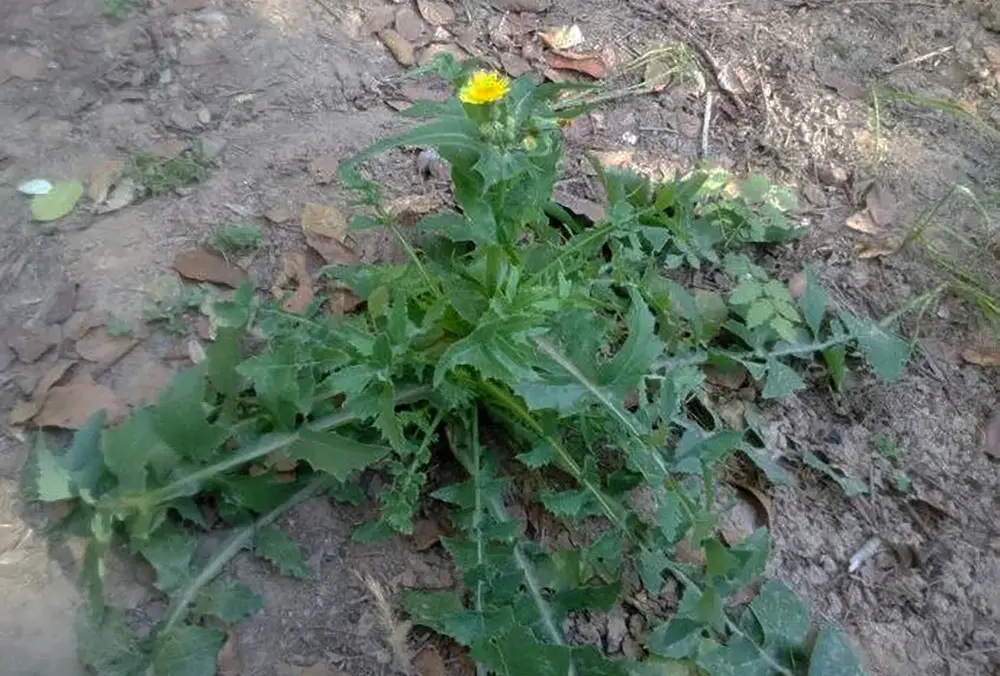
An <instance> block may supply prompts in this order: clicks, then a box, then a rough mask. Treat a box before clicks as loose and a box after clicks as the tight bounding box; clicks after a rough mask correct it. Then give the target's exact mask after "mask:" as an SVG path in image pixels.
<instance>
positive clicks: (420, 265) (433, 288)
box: [386, 217, 441, 298]
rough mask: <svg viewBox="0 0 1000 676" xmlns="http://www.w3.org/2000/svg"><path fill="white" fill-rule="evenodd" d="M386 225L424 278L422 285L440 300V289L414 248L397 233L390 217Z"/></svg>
mask: <svg viewBox="0 0 1000 676" xmlns="http://www.w3.org/2000/svg"><path fill="white" fill-rule="evenodd" d="M386 225H388V226H389V229H390V230H392V234H393V235H394V236H395V237H396V241H397V242H399V245H400V246H401V247H403V250H404V251H405V252H406V255H407V256H408V257H409V258H410V260H411V261H412V262H413V264H414V265H415V266H416V268H417V270H418V271H419V272H420V276H421V277H423V278H424V283H425V284H427V287H428V288H429V289H430V290H431V293H433V294H434V296H435V297H437V298H440V297H441V289H440V288H438V285H437V284H436V283H435V281H434V279H433V278H432V277H431V276H430V274H429V273H428V272H427V268H425V267H424V264H423V263H421V262H420V256H418V255H417V252H416V251H415V250H414V248H413V247H412V246H410V243H409V241H407V239H406V238H405V237H403V233H402V232H400V231H399V227H398V226H397V225H396V223H395V222H394V221H393V220H392V218H391V217H387V218H386Z"/></svg>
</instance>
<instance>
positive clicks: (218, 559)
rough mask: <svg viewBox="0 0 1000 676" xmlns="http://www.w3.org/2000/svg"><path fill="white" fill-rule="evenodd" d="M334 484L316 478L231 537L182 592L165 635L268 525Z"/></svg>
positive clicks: (329, 478) (327, 477) (324, 477)
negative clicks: (226, 566) (200, 593)
mask: <svg viewBox="0 0 1000 676" xmlns="http://www.w3.org/2000/svg"><path fill="white" fill-rule="evenodd" d="M333 481H334V479H333V477H332V476H330V475H328V474H322V475H320V476H317V477H315V478H314V479H313V480H312V481H310V482H309V483H308V484H306V486H305V487H304V488H302V490H300V491H298V492H297V493H295V494H294V495H292V496H291V497H290V498H288V499H287V500H285V501H284V502H283V503H281V504H280V505H278V506H277V507H275V508H274V509H272V510H271V511H270V512H268V513H267V514H265V515H263V516H262V517H260V518H259V519H257V520H256V521H254V522H253V523H252V524H250V525H249V526H245V527H243V528H242V529H240V530H239V531H238V532H236V533H233V534H232V535H231V536H229V538H228V539H227V540H226V541H225V542H224V543H223V545H222V547H220V548H219V551H217V552H216V553H215V554H214V555H213V556H212V558H211V559H210V560H209V562H208V563H206V564H205V567H204V568H202V569H201V571H200V572H199V573H198V575H197V576H195V577H194V579H192V580H191V581H190V582H188V584H187V586H186V587H184V588H183V589H182V590H181V592H180V595H179V596H177V597H176V600H175V601H174V602H173V603H172V604H171V608H170V614H169V615H167V621H166V623H165V624H164V625H163V630H162V631H163V633H166V632H168V631H170V630H171V629H172V628H173V626H174V625H175V624H177V622H178V621H179V620H180V619H181V618H183V617H184V614H185V613H186V612H187V607H188V606H189V605H190V604H191V603H192V602H193V601H194V600H195V598H196V597H197V596H198V593H199V592H200V591H201V589H202V587H204V586H205V585H206V584H208V583H209V582H211V581H212V580H213V579H214V578H215V576H216V575H218V574H219V573H220V572H221V571H222V568H223V567H224V566H225V565H226V564H227V563H229V561H230V559H232V558H233V557H234V556H236V554H238V553H239V551H240V550H241V549H243V548H244V547H246V546H247V544H248V543H249V542H250V540H251V539H252V538H253V536H254V534H256V533H257V531H259V530H260V529H261V528H263V527H264V526H269V525H270V524H272V523H274V522H275V521H277V520H278V519H279V518H280V517H281V516H282V515H283V514H284V513H285V512H287V511H288V510H290V509H291V508H292V507H295V506H296V505H298V504H300V503H302V502H303V501H305V500H308V499H309V498H311V497H312V496H314V495H316V494H317V493H319V492H321V491H323V490H325V489H326V488H329V487H330V485H331V484H333Z"/></svg>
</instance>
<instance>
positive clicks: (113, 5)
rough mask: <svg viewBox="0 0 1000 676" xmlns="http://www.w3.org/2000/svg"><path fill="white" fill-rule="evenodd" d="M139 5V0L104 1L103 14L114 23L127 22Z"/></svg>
mask: <svg viewBox="0 0 1000 676" xmlns="http://www.w3.org/2000/svg"><path fill="white" fill-rule="evenodd" d="M138 5H139V0H103V4H102V7H101V12H102V13H103V14H104V16H106V17H108V18H109V19H111V20H112V21H125V19H127V18H128V17H129V15H130V14H132V12H133V11H134V10H135V9H136V7H138Z"/></svg>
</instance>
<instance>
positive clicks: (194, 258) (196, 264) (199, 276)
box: [173, 249, 247, 289]
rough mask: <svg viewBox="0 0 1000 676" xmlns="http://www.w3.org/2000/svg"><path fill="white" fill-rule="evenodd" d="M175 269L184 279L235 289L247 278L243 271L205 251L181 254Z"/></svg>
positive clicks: (197, 250) (174, 263)
mask: <svg viewBox="0 0 1000 676" xmlns="http://www.w3.org/2000/svg"><path fill="white" fill-rule="evenodd" d="M173 268H174V270H176V271H177V273H178V274H180V276H181V277H183V278H184V279H189V280H194V281H196V282H211V283H213V284H222V285H223V286H229V287H232V288H234V289H235V288H236V287H238V286H239V285H240V284H242V283H243V281H244V280H245V279H246V277H247V275H246V273H245V272H243V270H241V269H240V268H238V267H236V266H235V265H231V264H229V263H227V262H226V261H225V260H223V259H222V258H220V257H219V256H217V255H215V254H214V253H212V252H210V251H206V250H205V249H191V250H189V251H182V252H180V253H179V254H177V256H175V257H174V262H173Z"/></svg>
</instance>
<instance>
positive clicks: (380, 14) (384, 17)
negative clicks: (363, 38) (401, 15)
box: [361, 6, 395, 35]
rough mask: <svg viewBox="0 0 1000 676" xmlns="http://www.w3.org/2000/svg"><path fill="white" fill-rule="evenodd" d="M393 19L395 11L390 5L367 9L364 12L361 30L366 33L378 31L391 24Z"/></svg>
mask: <svg viewBox="0 0 1000 676" xmlns="http://www.w3.org/2000/svg"><path fill="white" fill-rule="evenodd" d="M393 19H395V12H394V11H393V9H392V7H388V6H386V7H376V8H375V9H369V10H367V11H366V13H365V18H364V21H363V22H362V24H361V30H362V31H363V32H364V33H365V34H366V35H371V34H372V33H378V32H379V31H380V30H382V29H383V28H388V27H389V26H391V25H392V22H393Z"/></svg>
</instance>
